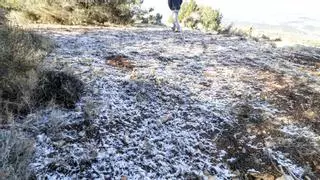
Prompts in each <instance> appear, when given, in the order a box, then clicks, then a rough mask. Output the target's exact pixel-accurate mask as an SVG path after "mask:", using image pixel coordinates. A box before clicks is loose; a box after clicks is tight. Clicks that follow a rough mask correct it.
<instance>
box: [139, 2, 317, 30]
mask: <svg viewBox="0 0 320 180" xmlns="http://www.w3.org/2000/svg"><path fill="white" fill-rule="evenodd" d="M196 1H197V2H198V3H199V4H204V5H209V6H211V7H213V8H215V9H219V10H220V11H221V12H222V14H223V17H224V18H223V23H226V24H228V23H232V22H233V23H235V24H237V23H239V24H240V23H246V24H250V23H252V24H253V25H257V24H261V25H271V26H285V27H289V28H290V27H293V28H294V29H295V30H301V31H312V32H317V31H320V11H319V10H318V7H319V5H318V4H319V3H317V1H316V0H304V1H301V0H268V1H267V0H261V1H256V0H241V1H237V0H196ZM167 3H168V2H167V0H162V1H160V0H157V1H155V0H144V7H154V8H155V11H156V12H159V13H160V14H163V22H164V23H166V22H167V19H168V17H169V16H170V14H171V12H170V10H169V8H168V5H167Z"/></svg>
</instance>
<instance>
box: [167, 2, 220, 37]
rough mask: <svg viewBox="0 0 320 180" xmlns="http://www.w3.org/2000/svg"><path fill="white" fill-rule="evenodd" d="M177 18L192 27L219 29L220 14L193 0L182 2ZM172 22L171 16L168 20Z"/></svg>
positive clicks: (207, 29)
mask: <svg viewBox="0 0 320 180" xmlns="http://www.w3.org/2000/svg"><path fill="white" fill-rule="evenodd" d="M179 20H180V21H181V22H182V23H183V25H184V26H186V27H189V28H192V29H200V30H206V31H212V30H213V31H217V30H219V29H220V25H221V20H222V14H221V13H220V11H218V10H215V9H212V8H211V7H208V6H198V4H197V3H196V2H195V0H190V1H189V2H187V3H184V4H182V6H181V10H180V14H179ZM169 21H171V22H172V17H171V18H170V20H169Z"/></svg>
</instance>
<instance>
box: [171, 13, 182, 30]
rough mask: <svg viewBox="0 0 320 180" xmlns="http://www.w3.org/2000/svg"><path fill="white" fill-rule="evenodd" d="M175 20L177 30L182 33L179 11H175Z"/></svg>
mask: <svg viewBox="0 0 320 180" xmlns="http://www.w3.org/2000/svg"><path fill="white" fill-rule="evenodd" d="M173 20H174V27H175V28H176V29H177V31H179V32H180V31H181V27H180V24H179V10H174V11H173Z"/></svg>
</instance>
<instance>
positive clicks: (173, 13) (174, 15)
mask: <svg viewBox="0 0 320 180" xmlns="http://www.w3.org/2000/svg"><path fill="white" fill-rule="evenodd" d="M172 17H173V23H172V27H171V29H172V31H175V30H176V19H175V17H176V13H175V11H172Z"/></svg>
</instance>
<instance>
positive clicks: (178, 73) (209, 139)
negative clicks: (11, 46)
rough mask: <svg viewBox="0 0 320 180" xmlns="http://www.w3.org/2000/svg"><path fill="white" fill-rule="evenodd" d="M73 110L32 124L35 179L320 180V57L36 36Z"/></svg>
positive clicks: (222, 44) (222, 41) (151, 37)
mask: <svg viewBox="0 0 320 180" xmlns="http://www.w3.org/2000/svg"><path fill="white" fill-rule="evenodd" d="M39 33H42V34H46V35H47V36H49V37H51V38H52V39H53V40H55V41H56V43H57V47H56V49H55V50H54V51H53V52H52V53H51V54H50V56H49V57H48V58H47V60H46V66H48V67H52V68H55V69H57V70H64V71H68V72H74V73H75V74H76V75H77V76H79V77H80V78H81V80H83V81H84V82H85V83H86V94H85V96H84V97H83V98H82V100H81V102H80V103H79V104H78V105H77V108H76V109H75V110H74V111H66V110H61V109H58V108H50V109H46V110H43V111H40V112H38V113H36V114H32V115H30V116H29V117H28V118H30V119H34V118H35V117H36V119H37V120H33V121H30V125H29V127H32V128H30V129H31V130H32V132H33V133H35V135H36V136H37V146H36V148H37V149H36V154H35V159H34V163H32V165H31V167H32V168H34V169H35V171H36V175H37V177H39V178H40V179H41V178H43V177H49V179H50V178H89V179H93V178H96V179H103V178H105V179H108V178H114V179H120V177H122V176H123V178H125V177H128V179H192V178H197V177H204V178H210V177H211V178H212V177H217V178H218V179H224V178H230V177H242V178H244V177H245V176H246V177H249V176H250V177H259V176H265V177H267V176H268V177H269V178H271V179H272V178H275V177H281V176H282V175H283V174H284V173H285V174H287V175H290V176H294V177H296V178H298V179H302V178H303V176H308V177H310V178H311V179H313V178H315V177H317V176H318V177H319V175H320V158H319V155H320V152H319V143H320V123H319V121H320V114H319V112H320V96H319V95H320V69H319V68H320V50H319V49H310V48H304V47H296V48H293V49H289V48H286V49H284V48H282V49H280V48H275V47H274V46H272V45H271V44H270V43H267V42H256V41H253V40H251V39H246V38H243V37H237V36H223V35H213V34H205V33H200V32H191V31H185V32H183V33H181V34H179V33H173V32H170V31H168V30H166V29H152V28H150V29H148V28H145V29H134V28H131V29H112V28H109V29H94V28H93V29H60V30H58V29H40V30H39Z"/></svg>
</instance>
